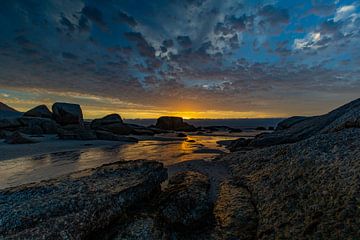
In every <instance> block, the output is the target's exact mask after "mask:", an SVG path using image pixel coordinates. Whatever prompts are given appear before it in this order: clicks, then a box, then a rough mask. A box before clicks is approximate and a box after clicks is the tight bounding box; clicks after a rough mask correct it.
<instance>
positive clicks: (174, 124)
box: [156, 117, 196, 132]
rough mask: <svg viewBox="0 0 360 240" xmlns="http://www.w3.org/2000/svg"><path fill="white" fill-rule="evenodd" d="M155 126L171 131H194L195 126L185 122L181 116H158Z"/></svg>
mask: <svg viewBox="0 0 360 240" xmlns="http://www.w3.org/2000/svg"><path fill="white" fill-rule="evenodd" d="M156 127H157V128H159V129H163V130H172V131H185V132H191V131H196V128H195V127H194V126H192V125H190V124H188V123H185V122H184V120H183V119H182V118H181V117H160V118H158V119H157V121H156Z"/></svg>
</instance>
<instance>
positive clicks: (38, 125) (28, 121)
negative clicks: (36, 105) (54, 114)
mask: <svg viewBox="0 0 360 240" xmlns="http://www.w3.org/2000/svg"><path fill="white" fill-rule="evenodd" d="M18 121H19V122H20V124H21V128H19V131H21V132H23V133H26V134H55V133H57V129H58V127H59V125H58V124H57V123H56V122H55V121H54V120H52V119H48V118H39V117H21V118H18Z"/></svg>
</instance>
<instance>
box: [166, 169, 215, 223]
mask: <svg viewBox="0 0 360 240" xmlns="http://www.w3.org/2000/svg"><path fill="white" fill-rule="evenodd" d="M209 189H210V182H209V179H208V177H207V176H205V175H203V174H201V173H199V172H193V171H187V172H179V173H177V174H175V175H174V176H173V177H171V178H170V179H169V184H168V186H167V188H166V189H165V190H164V192H163V193H162V196H161V198H162V201H161V205H160V211H161V213H160V214H161V216H162V217H163V219H164V220H165V222H166V223H168V224H170V225H172V226H173V227H174V228H181V227H186V228H192V227H196V226H198V225H201V223H204V221H203V220H204V219H205V218H207V217H208V216H209V214H210V213H211V207H212V206H211V203H210V201H209Z"/></svg>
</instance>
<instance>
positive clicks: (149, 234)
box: [111, 214, 170, 240]
mask: <svg viewBox="0 0 360 240" xmlns="http://www.w3.org/2000/svg"><path fill="white" fill-rule="evenodd" d="M111 239H112V240H117V239H118V240H122V239H126V240H168V239H170V236H169V233H168V232H167V230H166V228H164V227H162V225H161V224H160V223H159V221H158V220H157V219H156V216H152V215H150V214H139V215H137V216H135V217H134V218H133V219H131V220H130V221H126V222H125V223H122V224H119V229H117V231H116V233H115V234H113V236H112V237H111Z"/></svg>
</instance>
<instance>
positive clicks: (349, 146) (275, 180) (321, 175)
mask: <svg viewBox="0 0 360 240" xmlns="http://www.w3.org/2000/svg"><path fill="white" fill-rule="evenodd" d="M359 136H360V129H358V128H352V129H344V130H341V131H336V132H331V133H326V134H318V135H316V136H313V137H311V138H308V139H306V140H303V141H300V142H297V143H293V144H284V145H277V146H272V147H267V148H263V149H255V150H252V151H249V152H246V153H243V152H235V153H232V154H229V155H228V156H225V157H224V158H222V161H223V162H224V163H230V164H231V169H232V175H233V177H234V181H235V183H237V184H240V185H241V186H244V188H246V189H248V191H249V193H250V195H251V199H252V202H253V204H254V206H255V209H257V211H258V215H257V216H258V226H257V234H256V236H257V239H333V238H336V239H354V238H355V239H356V238H357V237H359V236H360V229H359V227H358V226H359V224H360V209H359V207H358V206H359V204H360V200H359V199H360V188H359V183H360V175H359V173H360V162H359V159H360V147H359V146H360V138H359Z"/></svg>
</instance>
